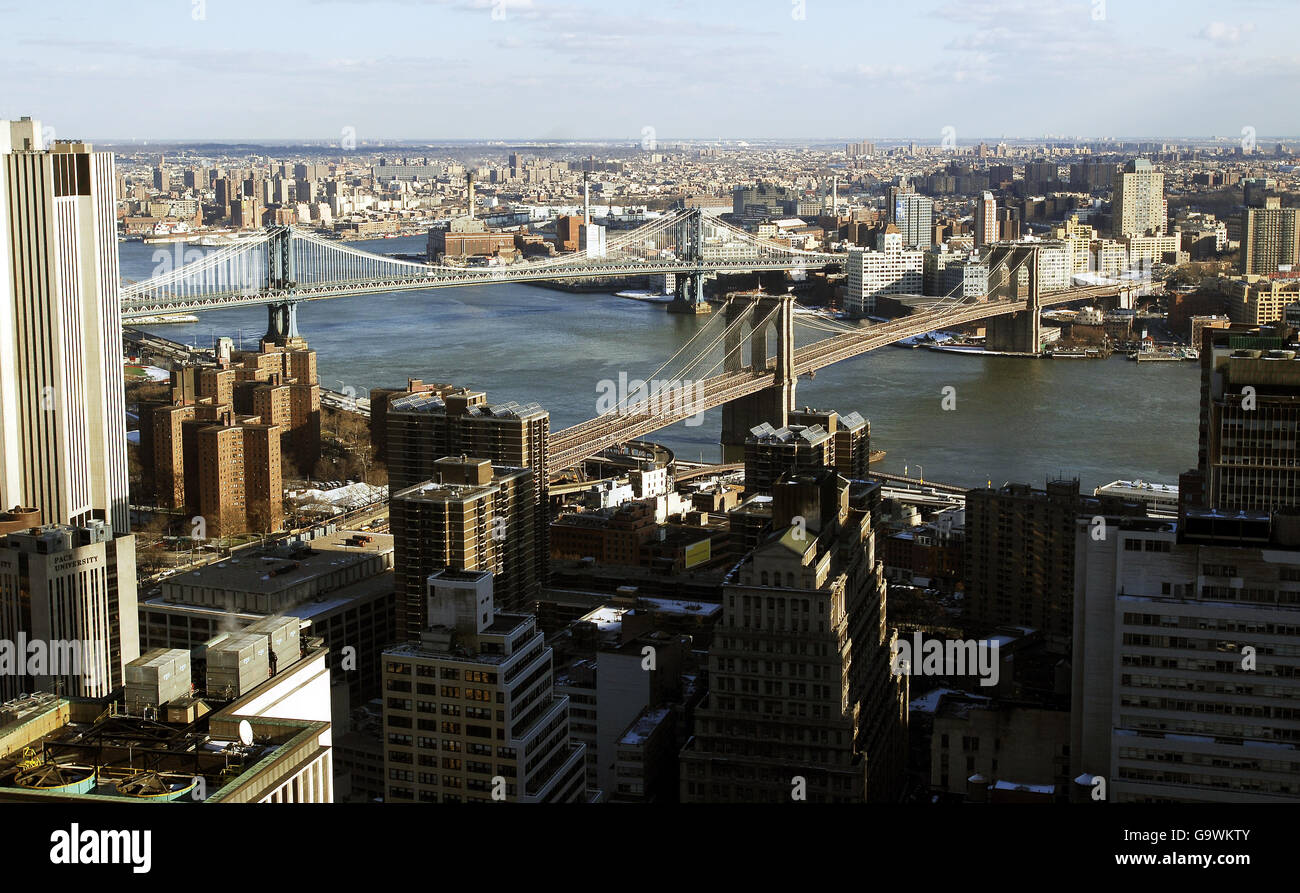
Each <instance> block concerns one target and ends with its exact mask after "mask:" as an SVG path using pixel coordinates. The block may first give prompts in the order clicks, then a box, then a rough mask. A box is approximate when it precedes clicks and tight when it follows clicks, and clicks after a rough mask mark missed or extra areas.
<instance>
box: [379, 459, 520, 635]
mask: <svg viewBox="0 0 1300 893" xmlns="http://www.w3.org/2000/svg"><path fill="white" fill-rule="evenodd" d="M532 475H533V473H532V472H531V471H530V470H529V469H526V468H512V467H509V466H504V465H493V464H492V463H491V462H489V461H488V460H486V459H473V458H466V457H463V456H462V457H459V458H455V457H447V458H444V459H441V460H439V462H438V463H436V466H435V470H434V475H433V477H431V478H430V479H429V480H428V481H425V482H424V483H422V484H417V485H416V486H414V487H407V488H406V489H404V490H397V491H393V493H392V497H391V503H390V513H389V518H390V519H391V521H390V523H391V527H392V531H393V539H394V548H395V553H396V560H395V565H396V571H395V577H396V587H395V588H396V596H397V608H396V610H397V636H398V639H399V640H410V639H414V638H417V637H418V636H419V632H420V630H421V629H423V626H422V624H423V623H424V621H425V613H424V612H425V609H426V603H425V581H426V580H427V579H428V578H429V576H430V575H431V574H434V573H437V572H438V571H440V570H442V569H444V568H452V569H455V570H463V571H476V570H481V571H488V572H490V573H492V574H494V575H495V580H494V587H493V588H494V591H495V592H498V593H500V603H501V604H502V605H504V606H508V607H510V609H511V610H531V608H532V606H533V602H534V601H535V600H536V598H537V595H538V587H539V585H540V578H539V573H538V566H537V563H536V553H535V551H534V545H535V542H536V538H535V537H534V536H533V526H532V525H533V523H534V520H535V511H534V507H533V503H532V492H533V482H532ZM495 597H496V596H495V595H494V598H495Z"/></svg>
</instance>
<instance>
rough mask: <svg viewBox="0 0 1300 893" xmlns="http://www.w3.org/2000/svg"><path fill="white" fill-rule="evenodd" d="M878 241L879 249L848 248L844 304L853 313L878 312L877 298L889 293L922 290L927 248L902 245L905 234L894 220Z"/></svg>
mask: <svg viewBox="0 0 1300 893" xmlns="http://www.w3.org/2000/svg"><path fill="white" fill-rule="evenodd" d="M876 245H877V247H878V249H879V250H877V251H859V250H857V249H853V248H850V249H849V259H848V262H847V264H846V266H847V268H848V282H847V285H846V287H845V299H844V304H845V309H846V310H848V311H849V312H850V313H856V314H870V313H875V312H876V299H877V298H879V297H883V296H886V295H919V294H920V293H921V290H922V287H923V285H924V275H923V274H924V270H925V252H923V251H919V250H916V249H910V248H905V247H903V236H902V234H901V233H900V232H899V231H898V227H897V226H895V225H894V224H892V223H891V224H889V225H888V226H886V227H885V230H884V232H882V233H881V234H880V236H879V237H878V238H877V240H876Z"/></svg>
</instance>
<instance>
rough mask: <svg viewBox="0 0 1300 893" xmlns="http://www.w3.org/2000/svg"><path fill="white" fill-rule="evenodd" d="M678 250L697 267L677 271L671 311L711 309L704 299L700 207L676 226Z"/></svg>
mask: <svg viewBox="0 0 1300 893" xmlns="http://www.w3.org/2000/svg"><path fill="white" fill-rule="evenodd" d="M676 236H677V253H678V256H679V257H680V258H681V259H682V260H683V261H685V262H686V263H693V264H695V269H694V270H691V271H689V272H685V273H678V274H677V293H676V294H675V295H674V296H673V300H672V302H671V303H670V304H669V305H668V312H669V313H710V312H712V308H711V307H710V306H709V303H708V301H706V300H704V280H705V279H706V278H707V275H708V274H707V273H705V271H704V212H703V211H701V210H700V209H699V208H696V209H695V211H694V212H693V213H692V214H691V215H690V216H689V217H687V218H686V219H685V220H683V221H682V222H681V223H680V224H679V225H678V226H677V233H676Z"/></svg>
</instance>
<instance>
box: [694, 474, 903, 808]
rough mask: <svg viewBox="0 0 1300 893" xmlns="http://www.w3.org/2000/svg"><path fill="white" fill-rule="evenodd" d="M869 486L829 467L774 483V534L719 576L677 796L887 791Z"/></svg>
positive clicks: (890, 747)
mask: <svg viewBox="0 0 1300 893" xmlns="http://www.w3.org/2000/svg"><path fill="white" fill-rule="evenodd" d="M878 495H879V488H878V487H875V486H861V487H854V492H853V494H852V497H851V494H850V485H849V483H848V482H847V481H844V480H843V479H841V478H839V477H838V476H837V475H836V474H835V473H834V472H832V471H830V470H827V469H823V470H821V471H819V472H813V473H803V474H798V475H791V476H789V477H787V478H785V479H784V480H783V481H782V482H781V483H780V484H778V486H777V488H776V492H775V494H774V496H773V506H774V530H775V532H774V533H773V534H772V535H771V536H770V537H769V538H768V539H767V540H766V541H765V542H764V543H763V544H762V545H760V546H759V547H758V548H757V549H755V550H754V551H753V552H752V553H751V554H750V555H749V556H748V557H747V558H746V559H745V560H744V562H743V563H742V564H741V565H740V566H739V568H737V570H736V572H735V577H734V582H729V583H726V584H724V586H723V603H722V620H721V623H720V624H719V626H718V628H717V629H716V630H715V633H714V642H713V647H712V648H711V649H710V652H709V686H710V691H709V693H708V695H707V696H706V697H705V699H704V700H703V701H702V702H701V704H700V706H699V708H698V709H697V711H696V732H695V735H694V737H692V738H691V739H690V740H688V741H687V742H686V745H685V747H684V748H683V750H682V752H681V754H680V765H681V799H682V802H684V803H741V802H769V803H780V802H786V803H788V802H790V801H791V800H792V799H796V798H799V799H806V800H808V801H811V802H843V803H848V802H862V801H864V800H867V801H875V802H889V801H892V800H893V799H894V798H895V797H897V796H898V794H899V792H900V790H901V785H902V782H903V777H904V769H905V751H906V726H907V704H906V689H907V679H906V677H905V676H901V675H898V676H895V675H892V674H891V668H890V655H891V651H892V648H893V641H894V639H895V638H896V637H895V635H894V634H893V633H892V632H891V631H890V630H889V628H888V627H887V625H886V619H885V582H884V577H883V572H882V566H881V565H880V564H879V563H877V561H876V558H875V536H874V533H873V531H872V511H873V509H872V503H873V501H875V500H876V499H878ZM796 517H801V518H803V519H805V521H804V524H803V525H798V524H794V523H793V520H794V519H795V518H796ZM849 642H851V643H852V647H851V648H850V647H847V645H846V643H849Z"/></svg>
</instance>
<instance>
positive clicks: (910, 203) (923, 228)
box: [892, 192, 934, 248]
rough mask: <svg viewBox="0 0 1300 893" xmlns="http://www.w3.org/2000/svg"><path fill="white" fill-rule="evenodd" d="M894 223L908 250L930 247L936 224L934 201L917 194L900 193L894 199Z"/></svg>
mask: <svg viewBox="0 0 1300 893" xmlns="http://www.w3.org/2000/svg"><path fill="white" fill-rule="evenodd" d="M892 216H893V222H894V223H895V224H896V225H897V226H898V232H899V233H900V234H901V235H902V237H903V245H905V246H906V247H908V248H916V247H918V246H923V247H928V246H929V245H930V244H931V242H930V228H931V226H932V225H933V223H934V200H933V199H930V198H927V197H926V196H924V195H917V194H916V193H915V192H904V193H900V194H899V195H898V196H897V197H895V199H894V208H893V215H892Z"/></svg>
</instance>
